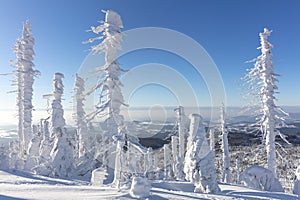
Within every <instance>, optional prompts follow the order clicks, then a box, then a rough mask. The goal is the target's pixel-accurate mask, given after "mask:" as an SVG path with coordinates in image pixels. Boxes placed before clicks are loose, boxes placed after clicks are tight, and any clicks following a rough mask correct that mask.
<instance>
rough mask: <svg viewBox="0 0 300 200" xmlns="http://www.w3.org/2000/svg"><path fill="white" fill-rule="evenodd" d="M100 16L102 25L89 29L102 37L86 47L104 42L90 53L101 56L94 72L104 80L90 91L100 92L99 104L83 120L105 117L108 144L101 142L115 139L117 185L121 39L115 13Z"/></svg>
mask: <svg viewBox="0 0 300 200" xmlns="http://www.w3.org/2000/svg"><path fill="white" fill-rule="evenodd" d="M103 12H104V13H105V22H102V24H101V25H99V26H97V27H93V26H92V27H91V30H92V31H93V32H94V33H96V34H99V33H102V35H103V36H99V37H96V38H91V39H89V40H88V41H87V43H89V42H94V41H96V40H101V39H102V38H104V39H103V41H102V42H101V43H100V44H97V45H95V46H92V51H93V52H94V53H99V52H104V53H105V65H104V66H103V67H99V68H97V71H98V72H102V73H104V74H105V77H104V79H103V80H100V81H99V83H98V84H97V85H96V86H95V87H94V88H93V89H92V91H91V92H93V91H95V90H96V89H100V91H101V93H100V98H99V103H98V105H97V106H96V111H94V112H92V113H90V114H88V115H87V119H88V121H90V120H92V119H93V118H94V117H95V116H97V115H98V116H99V115H102V116H107V118H106V120H105V125H106V134H107V135H108V136H110V137H106V138H107V139H108V140H107V141H103V142H104V143H106V144H112V141H111V136H113V135H114V136H115V138H117V139H116V142H117V147H116V148H117V149H116V159H115V178H114V184H116V185H119V181H120V180H119V179H120V173H119V171H120V170H121V169H119V167H120V166H121V163H120V159H121V153H122V152H121V151H122V149H123V148H122V147H123V146H122V145H123V144H124V143H125V141H124V138H125V134H126V131H125V128H124V123H123V121H124V119H123V116H122V115H120V109H121V106H122V105H126V104H125V103H124V98H123V95H122V92H121V86H122V83H121V81H120V80H119V77H120V75H121V72H125V70H123V69H121V68H120V66H119V63H118V60H117V59H118V56H117V51H118V50H120V49H121V41H122V37H123V35H122V33H121V28H123V22H122V20H121V17H120V15H119V14H118V13H116V12H114V11H112V10H108V11H103ZM91 92H89V93H91ZM108 154H110V153H109V152H107V150H106V152H105V153H104V159H103V165H104V167H105V168H108V166H109V165H110V163H109V159H108V157H107V155H108Z"/></svg>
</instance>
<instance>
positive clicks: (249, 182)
mask: <svg viewBox="0 0 300 200" xmlns="http://www.w3.org/2000/svg"><path fill="white" fill-rule="evenodd" d="M241 182H242V183H243V184H244V185H245V186H247V187H250V188H254V189H259V190H264V191H270V192H284V190H283V188H282V186H281V184H280V182H279V181H278V180H277V179H276V178H275V176H274V174H273V172H272V171H270V170H268V169H266V168H263V167H261V166H258V165H254V166H251V167H248V168H247V169H245V171H244V172H243V173H242V175H241Z"/></svg>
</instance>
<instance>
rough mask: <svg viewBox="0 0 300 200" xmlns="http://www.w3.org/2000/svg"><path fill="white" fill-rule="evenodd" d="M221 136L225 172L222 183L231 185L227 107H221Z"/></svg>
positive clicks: (223, 172) (223, 171)
mask: <svg viewBox="0 0 300 200" xmlns="http://www.w3.org/2000/svg"><path fill="white" fill-rule="evenodd" d="M220 120H221V127H220V129H221V134H222V157H223V170H222V182H224V183H230V181H231V174H230V156H229V147H228V132H227V130H226V127H225V106H224V104H223V105H222V106H221V119H220Z"/></svg>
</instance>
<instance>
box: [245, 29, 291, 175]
mask: <svg viewBox="0 0 300 200" xmlns="http://www.w3.org/2000/svg"><path fill="white" fill-rule="evenodd" d="M270 34H271V31H269V30H268V29H267V28H265V29H264V32H262V33H260V34H259V36H260V44H261V46H260V47H259V49H260V50H261V55H260V56H258V57H257V58H256V59H255V61H256V62H255V64H254V67H253V68H252V69H250V70H249V71H248V73H247V74H246V76H245V77H244V79H245V80H246V81H247V82H248V84H249V89H250V91H249V93H250V94H253V95H257V96H259V99H260V102H259V107H260V109H259V118H260V121H259V122H258V124H259V125H260V131H261V132H262V134H263V142H265V146H266V150H267V168H268V169H269V170H271V171H272V172H273V173H274V176H275V177H277V174H276V168H277V163H276V147H275V137H276V135H279V136H280V137H281V138H282V139H283V140H284V141H285V142H287V143H288V141H287V140H286V138H285V136H284V135H282V134H281V133H280V132H279V131H278V130H277V129H276V125H277V124H279V123H282V122H283V121H284V116H285V115H287V114H286V113H285V112H283V110H282V109H281V108H279V107H277V106H276V105H275V100H276V98H275V93H276V90H278V87H277V86H276V82H278V79H277V76H278V74H276V73H274V65H273V63H272V53H271V49H272V48H273V45H272V44H271V43H269V42H268V37H269V36H270Z"/></svg>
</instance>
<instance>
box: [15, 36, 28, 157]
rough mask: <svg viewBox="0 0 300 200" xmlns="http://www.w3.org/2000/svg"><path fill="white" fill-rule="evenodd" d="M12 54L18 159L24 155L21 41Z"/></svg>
mask: <svg viewBox="0 0 300 200" xmlns="http://www.w3.org/2000/svg"><path fill="white" fill-rule="evenodd" d="M14 52H15V54H16V62H15V67H16V70H15V72H14V73H15V76H16V85H17V87H18V88H17V107H18V120H19V122H18V137H19V149H20V157H22V156H24V154H25V151H26V149H25V144H24V142H25V141H24V135H23V129H24V127H23V121H24V119H23V118H24V117H23V110H24V109H23V107H24V105H23V84H22V83H23V82H24V81H23V73H22V59H23V53H22V45H21V40H20V39H19V38H17V41H16V45H15V48H14Z"/></svg>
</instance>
